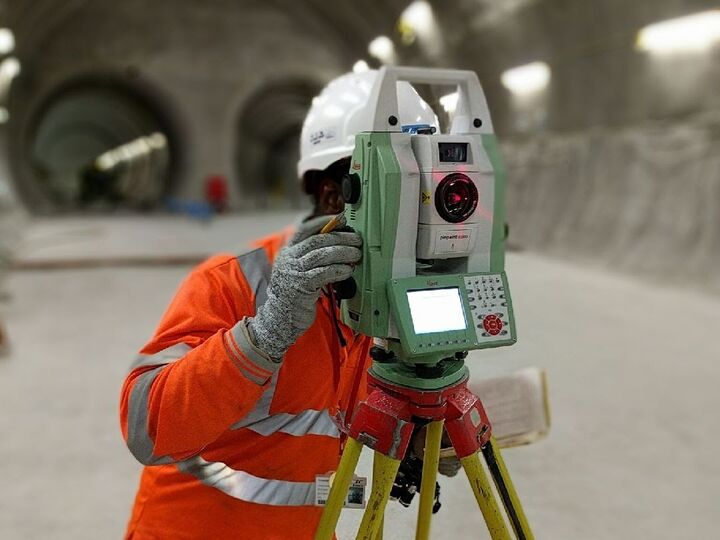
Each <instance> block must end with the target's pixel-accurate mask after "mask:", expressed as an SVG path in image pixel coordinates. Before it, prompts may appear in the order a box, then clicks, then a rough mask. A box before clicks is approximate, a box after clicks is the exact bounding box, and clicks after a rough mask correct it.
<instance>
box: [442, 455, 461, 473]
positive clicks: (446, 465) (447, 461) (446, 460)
mask: <svg viewBox="0 0 720 540" xmlns="http://www.w3.org/2000/svg"><path fill="white" fill-rule="evenodd" d="M461 467H462V465H461V464H460V460H459V459H458V457H457V456H447V457H441V458H440V462H439V463H438V472H439V473H440V474H442V475H443V476H450V477H452V476H455V475H456V474H457V473H458V471H459V470H460V468H461Z"/></svg>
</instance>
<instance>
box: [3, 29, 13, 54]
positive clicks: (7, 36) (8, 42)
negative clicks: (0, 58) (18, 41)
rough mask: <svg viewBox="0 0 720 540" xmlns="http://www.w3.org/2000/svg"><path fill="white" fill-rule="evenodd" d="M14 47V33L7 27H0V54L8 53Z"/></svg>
mask: <svg viewBox="0 0 720 540" xmlns="http://www.w3.org/2000/svg"><path fill="white" fill-rule="evenodd" d="M14 49H15V35H14V34H13V33H12V30H10V29H9V28H0V54H10V53H11V52H13V50H14Z"/></svg>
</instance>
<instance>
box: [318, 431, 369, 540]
mask: <svg viewBox="0 0 720 540" xmlns="http://www.w3.org/2000/svg"><path fill="white" fill-rule="evenodd" d="M361 451H362V444H361V443H359V442H358V441H356V440H355V439H353V438H348V440H347V442H346V443H345V449H344V450H343V453H342V457H341V458H340V465H339V466H338V470H337V472H336V473H335V478H334V479H333V484H332V487H331V488H330V495H329V496H328V501H327V503H326V504H325V508H324V509H323V513H322V517H321V518H320V523H319V524H318V529H317V531H316V532H315V540H332V537H333V535H334V534H335V527H336V526H337V522H338V519H340V512H341V510H342V509H343V506H344V504H345V498H346V497H347V493H348V489H350V482H352V479H353V473H354V472H355V467H357V462H358V459H360V452H361Z"/></svg>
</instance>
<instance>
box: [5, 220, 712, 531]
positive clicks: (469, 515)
mask: <svg viewBox="0 0 720 540" xmlns="http://www.w3.org/2000/svg"><path fill="white" fill-rule="evenodd" d="M286 217H287V216H286ZM279 222H280V220H278V219H277V218H276V217H273V216H266V217H265V218H264V221H263V219H260V218H258V219H240V220H235V221H233V220H229V221H226V222H220V223H215V224H212V225H209V226H207V227H205V228H199V227H197V226H196V225H194V224H191V223H189V222H180V221H175V222H172V220H171V221H168V220H151V219H148V220H146V221H133V222H131V223H129V222H126V223H125V224H123V222H122V220H115V221H114V220H104V221H102V222H93V221H92V220H89V221H73V220H60V221H55V222H53V221H45V222H42V223H40V224H38V225H36V226H35V228H34V229H31V231H30V239H31V242H30V244H29V245H28V246H26V249H25V252H24V259H25V260H26V261H29V260H34V261H35V262H38V261H42V260H62V258H63V257H66V258H71V259H73V258H75V259H77V258H83V257H85V258H89V259H92V258H94V257H95V256H98V255H102V256H105V257H107V256H111V255H113V254H115V255H117V254H121V255H128V254H134V255H137V254H143V255H148V256H149V255H153V256H158V255H159V254H160V255H161V254H162V253H170V254H176V255H177V254H188V253H204V252H206V251H215V250H219V249H225V248H228V249H235V248H237V247H238V246H240V245H242V244H243V243H244V242H245V241H246V240H247V239H249V238H252V237H254V236H256V235H258V234H262V233H265V232H267V231H269V230H272V229H273V228H277V227H276V225H277V224H278V223H279ZM284 222H287V219H285V221H284ZM128 223H129V224H128ZM183 227H184V228H183ZM68 230H70V231H75V232H76V233H77V234H76V236H75V237H72V235H70V236H68V235H67V232H68ZM88 230H91V231H94V232H93V233H92V234H91V235H90V236H88V235H87V234H86V233H87V231H88ZM78 231H80V232H78ZM82 231H85V233H82ZM98 231H100V232H98ZM182 231H185V233H183V232H182ZM53 235H55V236H53ZM183 235H184V236H183ZM175 237H177V239H176V240H172V241H170V240H167V239H168V238H175ZM48 238H50V239H52V238H55V240H52V241H50V240H47V239H48ZM58 238H66V239H67V238H70V240H68V241H67V242H65V243H64V244H63V243H61V242H58V240H57V239H58ZM73 238H74V240H72V239H73ZM163 238H164V239H166V240H165V241H164V242H165V243H163V240H162V239H163ZM228 238H230V239H232V241H228V240H227V239H228ZM43 239H45V241H46V243H45V247H43ZM158 239H159V240H158ZM223 239H225V240H223ZM33 242H34V244H33ZM168 242H169V243H168ZM62 246H65V247H62ZM93 246H94V247H93ZM507 266H508V273H509V278H510V283H511V288H512V293H513V298H514V304H515V308H516V316H517V320H518V334H519V342H518V344H517V345H516V346H515V347H512V348H507V349H502V350H494V351H486V352H482V353H473V354H471V356H470V357H469V365H470V367H471V371H472V374H473V377H482V376H483V375H485V374H490V373H497V372H500V371H506V370H513V369H515V368H518V367H521V366H528V365H537V366H542V367H545V368H546V369H547V370H548V376H549V386H550V397H551V407H552V416H553V427H552V430H551V433H550V436H549V438H547V439H546V440H544V441H541V442H539V443H536V444H534V445H531V446H528V447H522V448H516V449H511V450H508V451H506V452H505V456H506V459H507V462H508V466H509V469H510V472H511V474H512V477H513V479H514V480H515V483H516V486H517V488H518V491H519V493H520V496H521V498H522V500H523V502H524V506H525V510H526V512H527V514H528V518H529V520H530V523H531V524H532V526H533V528H534V531H535V536H536V537H537V538H541V539H583V540H594V539H598V540H599V539H607V538H623V539H638V538H658V539H660V538H667V539H671V538H692V537H705V538H710V537H713V536H714V534H715V530H716V512H717V501H718V500H720V485H719V484H718V482H717V479H718V478H720V461H718V459H717V448H718V446H719V445H720V430H718V429H717V427H718V419H717V414H718V411H719V410H720V392H718V382H719V381H720V362H719V361H718V360H720V343H719V342H718V340H717V335H716V334H717V329H718V328H720V298H718V297H716V296H715V297H713V296H710V295H703V294H701V293H699V292H697V291H688V290H682V289H677V288H666V287H662V286H659V285H651V284H646V283H643V282H641V281H638V280H637V279H634V278H628V277H625V276H620V275H612V274H608V273H604V272H602V271H599V270H596V269H593V268H588V267H580V266H576V265H573V264H569V263H565V262H558V261H554V260H549V259H546V258H543V257H540V256H537V255H532V254H528V253H511V254H510V255H509V257H508V264H507ZM188 268H189V267H187V266H170V267H162V266H159V267H142V268H141V267H123V268H85V269H82V268H79V269H72V270H33V271H30V270H24V271H16V272H14V273H13V274H12V275H11V278H10V282H9V290H10V291H11V294H12V301H11V302H10V303H7V304H0V313H2V314H3V318H4V320H5V322H6V324H7V327H8V330H9V335H10V338H11V342H12V343H11V344H12V351H11V355H10V356H9V357H7V358H2V359H0V411H2V412H1V413H0V433H2V436H1V437H0V478H2V479H3V481H2V482H0V538H7V539H24V540H32V539H44V538H54V539H56V540H64V539H68V540H69V539H73V540H83V539H88V540H96V539H98V538H108V539H110V538H121V535H122V532H123V530H124V526H125V523H126V520H127V518H128V513H129V509H130V505H131V502H132V497H133V494H134V490H135V488H136V486H137V481H138V473H139V466H138V465H137V464H136V463H135V462H134V460H133V458H132V457H131V456H130V454H129V452H128V451H127V450H126V449H125V447H124V444H123V442H122V440H121V436H120V431H119V425H118V419H117V403H118V395H119V389H120V385H121V382H122V379H123V377H124V375H125V372H126V369H127V367H128V365H129V363H130V361H131V360H132V358H133V357H134V355H135V353H136V351H137V349H138V348H139V347H140V346H141V345H142V344H143V342H144V341H145V340H146V339H147V338H148V337H149V336H150V334H151V332H152V330H153V328H154V327H155V325H156V323H157V321H158V319H159V317H160V315H161V313H162V311H163V310H164V308H165V307H166V305H167V303H168V301H169V300H170V298H171V296H172V294H173V291H174V290H175V288H176V287H177V285H178V283H179V282H180V280H181V279H182V278H183V276H184V275H185V273H186V272H187V270H188ZM369 457H370V456H369V455H368V453H367V452H365V453H364V455H363V458H362V468H363V471H364V472H365V474H368V473H369V471H370V461H369ZM441 485H442V497H441V500H442V502H443V507H442V509H441V510H440V513H439V514H438V515H436V516H435V519H434V521H433V533H434V534H433V538H447V539H451V538H452V539H461V538H485V537H487V534H486V533H485V532H484V525H483V524H482V519H481V516H480V514H479V511H477V510H476V508H475V505H474V499H473V497H472V494H471V491H470V489H469V487H468V486H467V485H466V481H465V479H464V478H463V477H462V476H458V477H456V478H454V479H441ZM416 504H417V503H414V504H413V507H411V508H410V509H405V508H402V507H400V506H399V505H398V504H397V503H392V504H391V505H390V506H389V509H388V517H387V527H386V536H385V538H387V539H388V540H391V539H405V538H408V539H409V538H413V537H414V521H415V512H414V509H415V508H416ZM360 517H361V516H360V512H358V511H352V510H346V511H345V512H344V514H343V518H342V521H341V525H340V528H339V531H338V532H339V538H340V539H341V540H342V539H344V538H350V537H354V532H355V530H356V526H357V523H358V522H359V520H360ZM238 538H242V534H241V533H239V535H238Z"/></svg>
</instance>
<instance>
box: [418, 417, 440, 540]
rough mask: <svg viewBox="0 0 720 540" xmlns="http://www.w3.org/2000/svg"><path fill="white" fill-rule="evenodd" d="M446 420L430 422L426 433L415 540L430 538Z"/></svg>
mask: <svg viewBox="0 0 720 540" xmlns="http://www.w3.org/2000/svg"><path fill="white" fill-rule="evenodd" d="M444 425H445V421H444V420H438V421H437V422H430V424H428V426H427V432H426V433H425V454H424V456H423V469H422V483H421V484H420V506H419V507H418V517H417V528H416V530H415V540H428V539H429V538H430V522H431V520H432V508H433V502H434V501H435V483H436V481H437V472H438V462H439V461H440V444H441V442H442V434H443V426H444Z"/></svg>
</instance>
